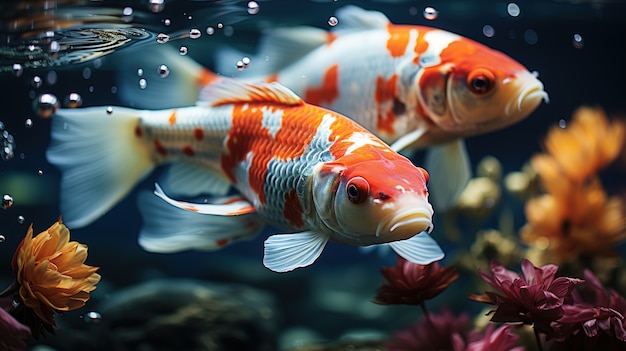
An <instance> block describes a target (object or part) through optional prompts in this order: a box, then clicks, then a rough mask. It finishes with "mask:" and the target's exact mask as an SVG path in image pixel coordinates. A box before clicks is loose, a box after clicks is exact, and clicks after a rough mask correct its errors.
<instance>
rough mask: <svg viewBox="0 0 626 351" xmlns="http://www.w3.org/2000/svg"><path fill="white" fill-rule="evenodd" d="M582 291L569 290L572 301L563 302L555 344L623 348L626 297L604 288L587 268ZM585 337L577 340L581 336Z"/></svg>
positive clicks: (625, 332)
mask: <svg viewBox="0 0 626 351" xmlns="http://www.w3.org/2000/svg"><path fill="white" fill-rule="evenodd" d="M584 277H585V281H586V284H585V286H584V288H585V289H583V295H580V294H578V293H577V292H576V291H574V292H572V303H571V304H565V305H563V310H564V314H563V317H561V319H559V320H558V321H557V322H556V323H555V328H556V329H558V330H559V334H560V337H559V340H558V341H557V342H556V344H557V345H558V346H559V347H563V349H571V348H580V345H581V344H585V345H588V346H587V347H586V348H584V349H588V350H591V349H600V348H601V349H604V350H621V349H626V330H625V328H624V327H625V324H626V321H625V318H624V314H626V300H624V298H623V297H622V296H620V295H619V294H618V293H617V292H616V291H615V290H613V289H608V290H607V289H605V288H604V286H603V285H602V283H601V282H600V280H599V279H598V277H596V276H595V275H594V274H593V273H592V272H591V271H590V270H585V271H584ZM582 335H584V336H586V337H587V340H580V339H581V337H580V336H582Z"/></svg>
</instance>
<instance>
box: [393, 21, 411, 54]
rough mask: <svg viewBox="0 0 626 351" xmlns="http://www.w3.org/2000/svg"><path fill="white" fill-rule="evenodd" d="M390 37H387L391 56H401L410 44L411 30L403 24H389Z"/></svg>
mask: <svg viewBox="0 0 626 351" xmlns="http://www.w3.org/2000/svg"><path fill="white" fill-rule="evenodd" d="M387 31H388V32H389V39H387V51H389V54H390V55H391V57H401V56H403V55H404V53H405V52H406V48H407V46H408V45H409V38H410V37H409V31H408V30H406V28H404V27H402V26H394V25H391V24H390V25H388V26H387Z"/></svg>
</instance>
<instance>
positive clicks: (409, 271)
mask: <svg viewBox="0 0 626 351" xmlns="http://www.w3.org/2000/svg"><path fill="white" fill-rule="evenodd" d="M380 272H381V273H382V275H383V277H385V281H386V283H385V284H383V285H382V286H381V287H380V288H379V289H378V293H377V294H376V299H375V301H374V302H375V303H378V304H381V305H393V304H404V305H420V304H422V303H423V302H424V301H425V300H430V299H432V298H433V297H435V296H437V295H439V294H440V293H441V292H442V291H444V290H445V289H446V288H447V287H448V286H449V285H450V284H452V282H453V281H455V280H456V279H457V278H458V277H459V274H458V273H456V272H455V271H454V269H453V268H452V267H445V268H444V267H441V266H440V265H439V263H438V262H433V263H430V264H427V265H421V264H417V263H412V262H409V261H407V260H405V259H404V258H402V257H400V256H398V258H397V260H396V265H395V266H394V267H384V268H382V269H381V270H380Z"/></svg>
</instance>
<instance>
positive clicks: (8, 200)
mask: <svg viewBox="0 0 626 351" xmlns="http://www.w3.org/2000/svg"><path fill="white" fill-rule="evenodd" d="M11 206H13V197H12V196H11V195H9V194H4V195H2V208H4V209H5V210H6V209H7V208H11Z"/></svg>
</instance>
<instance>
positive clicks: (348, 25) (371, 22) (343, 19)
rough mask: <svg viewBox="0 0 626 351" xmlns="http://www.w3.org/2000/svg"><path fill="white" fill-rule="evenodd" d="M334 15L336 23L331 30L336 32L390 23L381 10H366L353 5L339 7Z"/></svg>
mask: <svg viewBox="0 0 626 351" xmlns="http://www.w3.org/2000/svg"><path fill="white" fill-rule="evenodd" d="M336 17H337V20H338V23H337V26H335V27H334V28H333V31H337V32H342V31H357V30H368V29H381V28H387V25H388V24H389V23H390V21H389V18H387V16H385V15H384V14H383V13H382V12H378V11H368V10H365V9H362V8H360V7H357V6H354V5H348V6H344V7H342V8H340V9H339V10H337V14H336Z"/></svg>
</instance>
